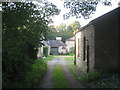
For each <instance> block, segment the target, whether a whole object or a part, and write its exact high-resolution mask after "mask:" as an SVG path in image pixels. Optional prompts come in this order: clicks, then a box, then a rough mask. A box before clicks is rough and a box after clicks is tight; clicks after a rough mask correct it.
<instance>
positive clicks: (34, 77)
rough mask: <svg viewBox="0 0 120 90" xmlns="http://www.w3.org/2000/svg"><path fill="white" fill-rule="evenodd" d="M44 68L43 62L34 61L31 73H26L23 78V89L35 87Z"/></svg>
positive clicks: (45, 66) (39, 60)
mask: <svg viewBox="0 0 120 90" xmlns="http://www.w3.org/2000/svg"><path fill="white" fill-rule="evenodd" d="M46 68H47V64H46V61H45V60H42V59H41V58H40V59H38V60H36V61H35V63H34V64H33V65H32V71H31V72H27V75H26V76H25V87H27V88H28V87H29V88H30V87H32V86H33V85H36V84H37V83H38V82H39V80H40V78H41V77H42V76H43V74H44V72H45V71H46Z"/></svg>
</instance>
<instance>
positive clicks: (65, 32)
mask: <svg viewBox="0 0 120 90" xmlns="http://www.w3.org/2000/svg"><path fill="white" fill-rule="evenodd" d="M80 27H81V25H80V23H79V22H78V21H73V22H72V23H71V24H70V25H69V26H66V24H64V23H62V24H60V25H58V26H57V28H56V30H58V32H57V36H59V37H62V41H63V42H65V41H66V40H67V39H69V38H71V37H73V35H74V31H75V30H76V29H78V30H79V29H80Z"/></svg>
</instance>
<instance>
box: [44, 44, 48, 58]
mask: <svg viewBox="0 0 120 90" xmlns="http://www.w3.org/2000/svg"><path fill="white" fill-rule="evenodd" d="M43 54H44V56H45V57H47V56H48V46H44V47H43Z"/></svg>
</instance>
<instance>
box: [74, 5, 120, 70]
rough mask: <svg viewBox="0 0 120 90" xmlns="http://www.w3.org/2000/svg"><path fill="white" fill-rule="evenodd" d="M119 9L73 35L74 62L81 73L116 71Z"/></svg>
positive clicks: (93, 21)
mask: <svg viewBox="0 0 120 90" xmlns="http://www.w3.org/2000/svg"><path fill="white" fill-rule="evenodd" d="M119 12H120V7H118V8H116V9H114V10H112V11H110V12H108V13H106V14H104V15H102V16H100V17H98V18H96V19H94V20H92V21H91V22H90V23H89V24H88V25H86V26H85V27H83V28H81V29H80V30H79V31H77V32H76V33H75V61H74V63H75V64H76V65H77V66H79V67H81V69H82V71H83V72H90V71H93V70H94V69H101V70H109V71H110V70H111V71H115V70H116V71H117V70H118V67H119V66H118V20H120V19H119V15H120V14H119Z"/></svg>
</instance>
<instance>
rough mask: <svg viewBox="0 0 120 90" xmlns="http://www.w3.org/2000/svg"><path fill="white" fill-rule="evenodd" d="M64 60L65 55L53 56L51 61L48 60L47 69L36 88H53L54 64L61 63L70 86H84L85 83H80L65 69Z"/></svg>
mask: <svg viewBox="0 0 120 90" xmlns="http://www.w3.org/2000/svg"><path fill="white" fill-rule="evenodd" d="M66 62H67V61H65V56H61V57H54V58H53V60H52V61H48V70H47V72H46V74H45V76H44V77H43V79H42V81H41V83H40V84H39V85H38V87H37V88H53V80H52V71H53V68H54V66H55V65H56V64H60V65H62V68H63V71H64V75H65V78H66V79H67V81H68V84H69V87H70V88H86V86H85V85H83V84H82V83H80V82H79V81H78V80H77V79H76V78H75V77H74V76H73V75H72V74H71V73H70V71H69V70H68V69H67V66H66Z"/></svg>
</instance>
